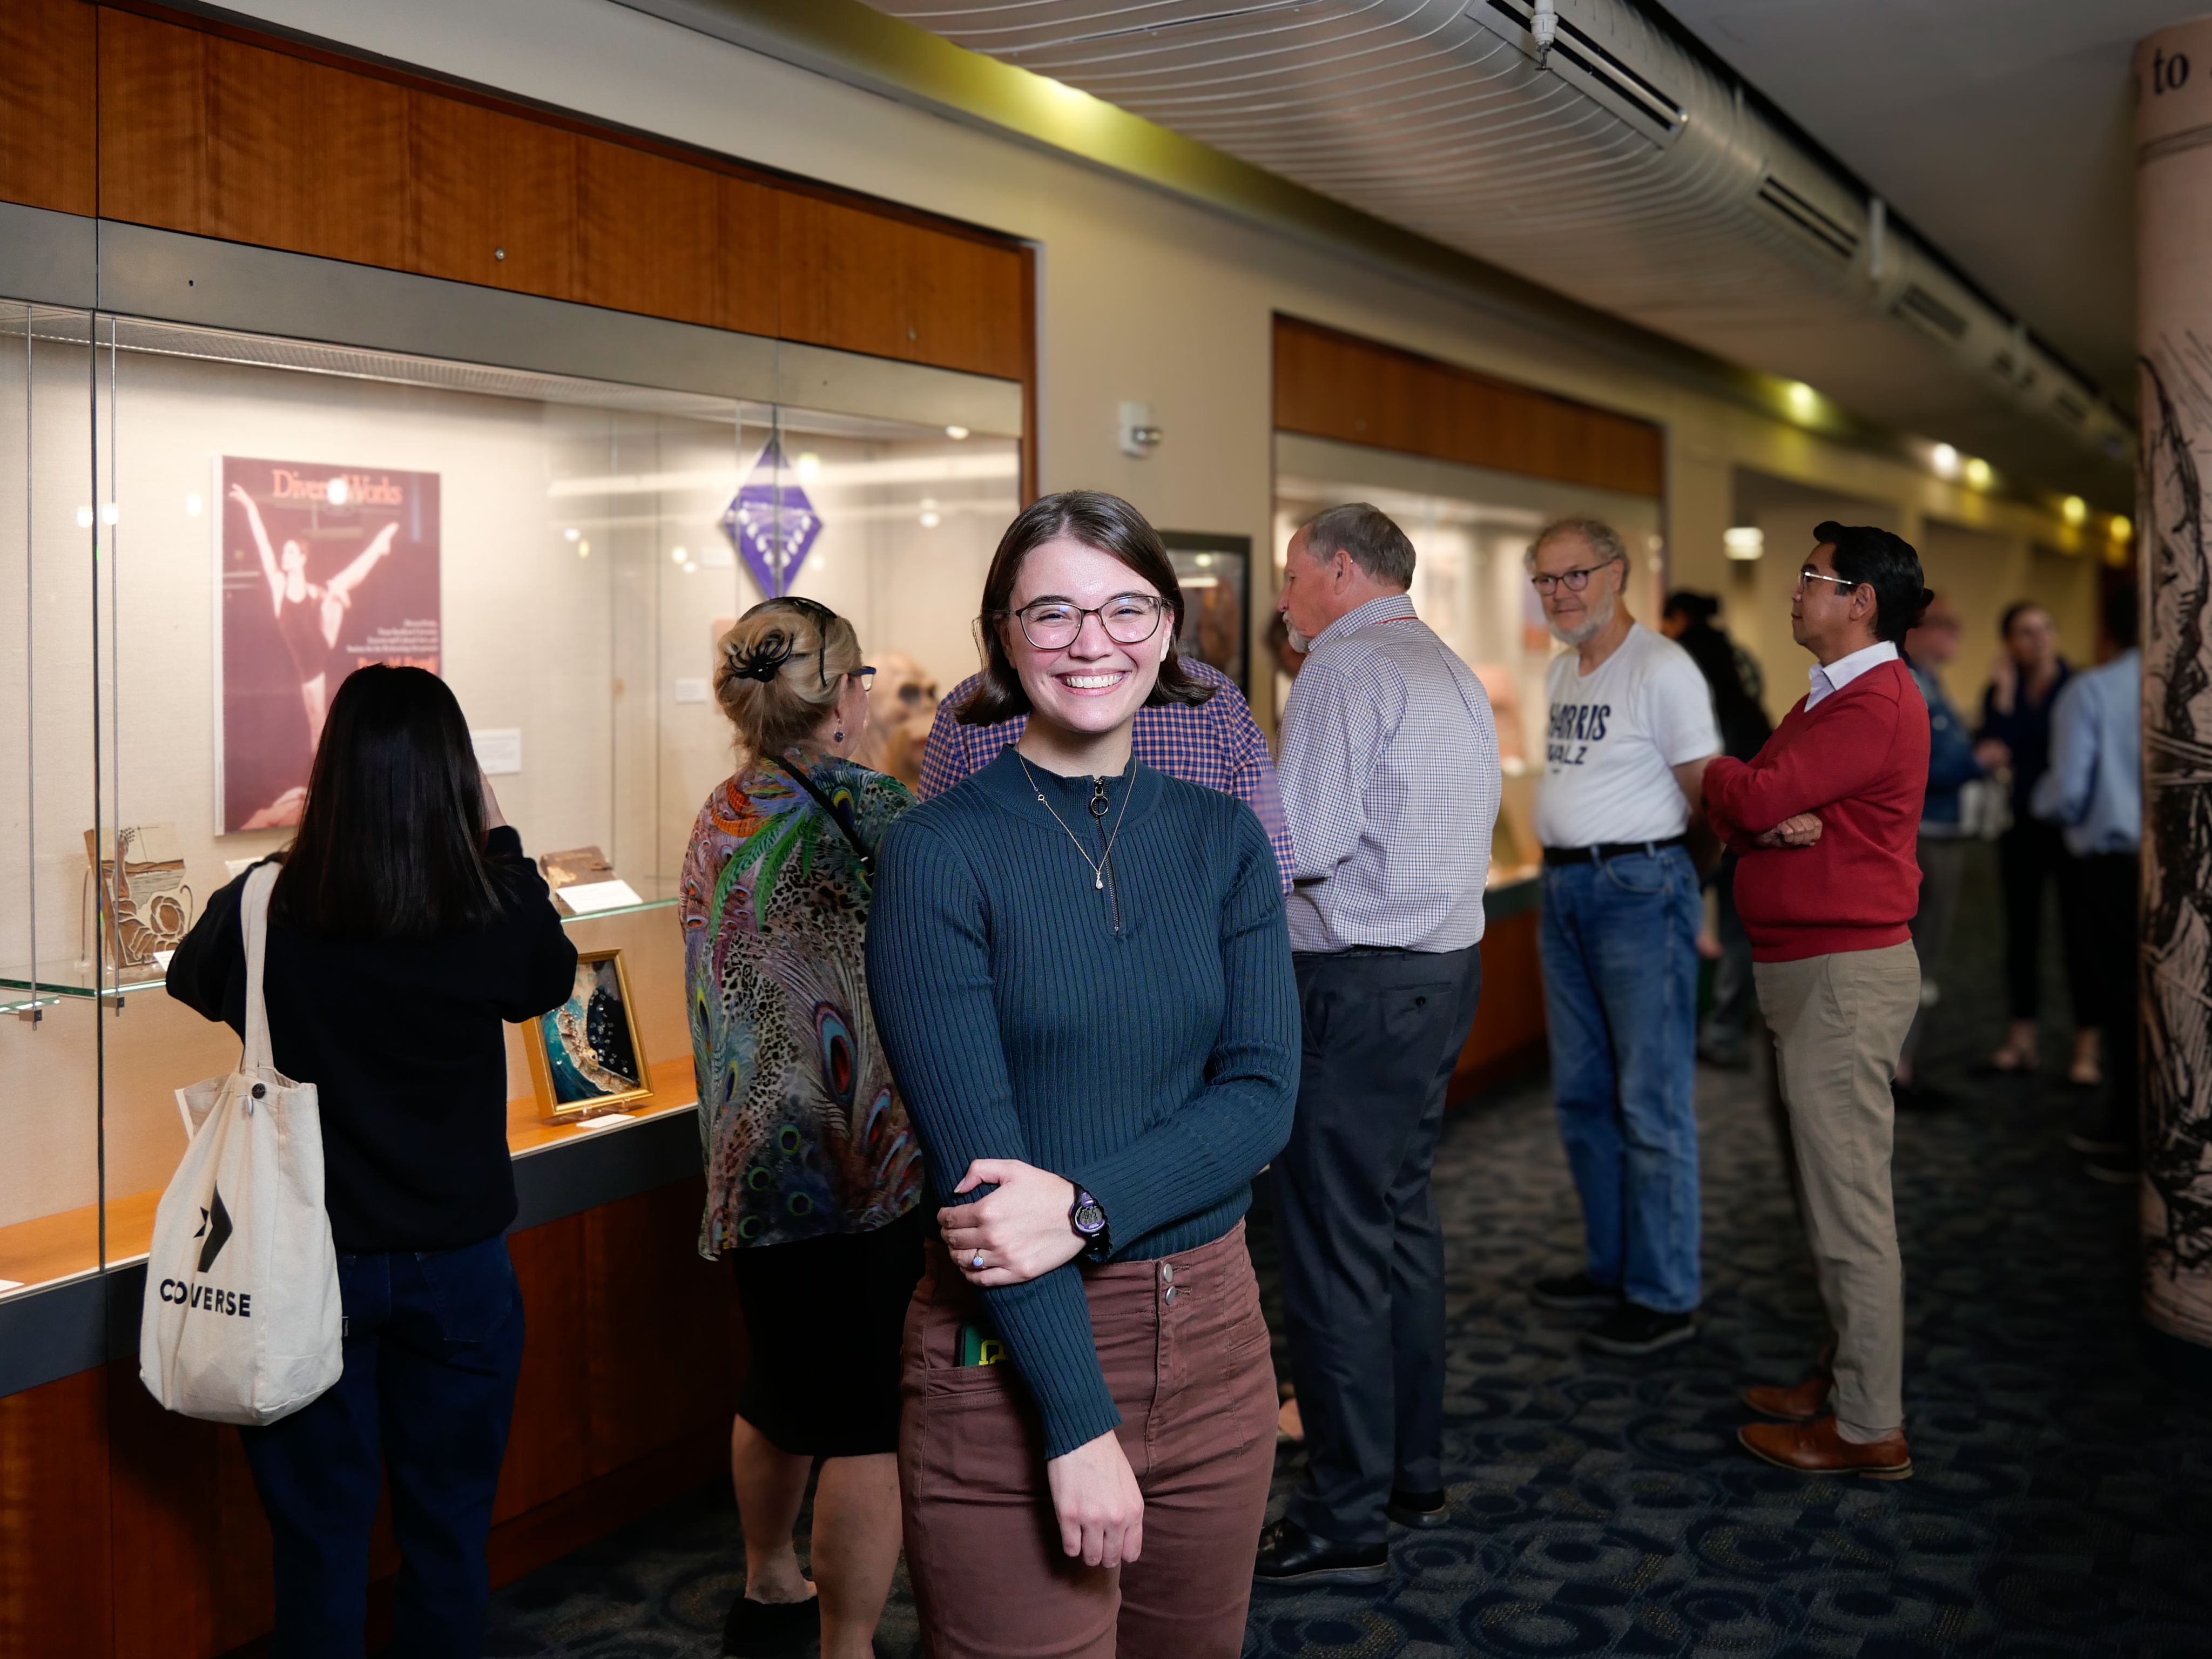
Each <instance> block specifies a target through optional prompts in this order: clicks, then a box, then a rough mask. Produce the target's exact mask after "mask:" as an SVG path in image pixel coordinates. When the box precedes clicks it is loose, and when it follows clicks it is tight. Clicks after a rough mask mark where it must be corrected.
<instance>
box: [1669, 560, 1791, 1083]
mask: <svg viewBox="0 0 2212 1659" xmlns="http://www.w3.org/2000/svg"><path fill="white" fill-rule="evenodd" d="M1720 608H1721V605H1720V601H1719V600H1718V599H1715V598H1713V597H1712V595H1711V594H1710V593H1692V592H1689V591H1688V590H1686V589H1685V590H1683V591H1681V592H1674V593H1669V594H1668V596H1667V603H1666V604H1665V605H1663V606H1662V607H1661V610H1660V614H1659V631H1660V632H1661V633H1662V634H1664V635H1666V636H1667V637H1668V639H1670V640H1672V641H1674V643H1675V644H1677V645H1679V646H1680V647H1682V649H1683V650H1685V651H1686V652H1688V653H1690V660H1691V661H1692V662H1694V663H1696V664H1697V665H1698V671H1699V673H1701V674H1703V675H1704V676H1705V685H1706V688H1707V689H1708V690H1711V693H1712V696H1713V720H1714V721H1715V723H1716V724H1717V726H1719V728H1720V741H1721V753H1723V755H1730V756H1733V757H1735V758H1736V759H1737V760H1749V759H1750V758H1751V757H1753V755H1756V754H1757V753H1758V752H1759V745H1760V744H1764V743H1765V741H1766V739H1767V738H1769V737H1770V736H1771V735H1772V733H1773V731H1774V722H1773V721H1771V720H1768V719H1767V718H1766V710H1765V708H1764V707H1763V706H1762V705H1761V703H1760V702H1759V698H1760V696H1762V695H1763V693H1764V690H1765V686H1764V682H1763V680H1762V678H1761V677H1760V675H1759V666H1758V665H1757V664H1756V663H1754V662H1753V661H1752V659H1751V656H1750V653H1747V651H1745V650H1744V648H1743V647H1741V646H1740V645H1738V644H1737V643H1736V642H1735V641H1734V640H1731V639H1730V638H1729V636H1728V635H1726V634H1724V633H1723V632H1722V631H1721V630H1720V629H1718V628H1716V627H1715V626H1714V625H1713V618H1714V617H1717V616H1718V615H1719V614H1720ZM1711 884H1712V889H1713V902H1714V910H1715V925H1714V933H1715V935H1716V942H1717V947H1718V957H1717V960H1716V962H1715V963H1714V965H1713V1001H1712V1007H1711V1010H1710V1011H1709V1012H1707V1014H1706V1016H1705V1024H1704V1025H1703V1026H1702V1027H1701V1028H1700V1029H1699V1032H1698V1058H1699V1059H1700V1060H1704V1061H1705V1063H1706V1064H1707V1065H1709V1066H1724V1067H1726V1068H1728V1069H1729V1070H1731V1071H1733V1070H1737V1069H1740V1068H1741V1067H1743V1066H1747V1065H1749V1064H1750V1063H1751V1053H1750V1046H1751V1015H1752V1008H1753V990H1752V985H1751V937H1750V935H1749V934H1747V933H1745V932H1744V931H1743V919H1742V918H1741V917H1740V916H1738V915H1736V913H1735V854H1734V853H1723V854H1722V855H1721V861H1720V867H1719V868H1718V869H1717V870H1716V871H1714V872H1713V874H1712V878H1711ZM1704 949H1705V946H1704V945H1703V942H1702V941H1701V942H1700V950H1701V951H1702V950H1704Z"/></svg>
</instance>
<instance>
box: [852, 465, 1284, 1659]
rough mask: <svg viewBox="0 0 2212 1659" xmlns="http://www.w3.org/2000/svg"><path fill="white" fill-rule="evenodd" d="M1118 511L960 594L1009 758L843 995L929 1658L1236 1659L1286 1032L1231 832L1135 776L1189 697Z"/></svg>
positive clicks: (1256, 1495) (1021, 550)
mask: <svg viewBox="0 0 2212 1659" xmlns="http://www.w3.org/2000/svg"><path fill="white" fill-rule="evenodd" d="M1181 619H1182V592H1181V590H1180V589H1179V588H1178V586H1177V585H1176V577H1175V571H1174V568H1173V567H1172V566H1171V565H1170V563H1169V562H1168V557H1167V553H1166V551H1165V550H1164V548H1163V547H1162V545H1161V544H1160V539H1159V537H1158V534H1157V533H1156V532H1154V531H1153V530H1152V526H1150V525H1149V524H1147V523H1146V521H1145V520H1144V518H1143V516H1142V515H1141V514H1140V513H1138V512H1137V510H1136V509H1135V508H1134V507H1131V506H1130V505H1129V504H1128V503H1127V501H1121V500H1119V499H1118V498H1116V497H1115V496H1112V495H1100V494H1097V493H1096V492H1092V491H1088V490H1075V491H1070V492H1068V493H1066V494H1065V495H1049V496H1047V497H1045V498H1044V499H1043V500H1042V501H1038V502H1036V504H1034V505H1033V506H1031V507H1029V508H1028V509H1027V510H1025V511H1024V513H1022V514H1021V515H1020V516H1019V517H1018V518H1017V519H1016V520H1014V521H1013V523H1012V525H1011V526H1009V527H1008V528H1007V530H1006V535H1005V536H1004V538H1002V539H1001V540H1000V544H999V550H998V552H997V555H996V556H994V559H993V561H992V564H991V569H990V573H989V574H988V576H987V578H986V580H985V583H984V589H983V602H982V606H981V619H980V620H981V633H982V636H983V641H984V646H985V651H986V660H985V665H984V671H983V674H982V677H981V683H980V684H979V685H978V688H977V690H975V693H974V694H972V695H971V696H970V697H969V700H968V702H966V703H965V704H963V707H962V708H961V709H960V711H959V718H960V719H962V720H965V721H968V722H969V723H971V724H993V723H995V722H998V721H1000V720H1007V719H1010V718H1012V716H1014V715H1016V714H1027V715H1028V717H1029V719H1028V723H1027V725H1026V726H1024V729H1023V732H1022V734H1021V736H1020V737H1019V738H1018V739H1017V740H1016V741H1015V743H1014V744H1013V746H1012V747H1011V748H1009V749H1007V750H1005V751H1004V752H1002V753H1001V754H1000V756H999V757H998V758H997V759H996V760H994V761H993V762H992V763H990V764H989V765H988V766H987V767H985V768H984V769H982V770H981V771H980V772H978V773H976V774H975V775H974V776H972V777H970V778H969V779H967V780H966V781H964V782H963V783H961V784H960V785H958V786H957V787H955V788H952V789H951V790H948V791H946V792H945V793H944V794H941V795H939V796H937V797H935V798H934V799H931V800H928V801H926V802H924V803H923V804H922V805H920V806H917V807H915V809H914V810H913V811H911V812H909V813H908V814H907V815H906V816H905V817H902V819H900V821H899V823H898V824H897V825H896V827H895V828H894V829H892V831H891V833H890V835H889V836H886V837H885V839H884V846H883V850H882V871H881V874H880V877H879V878H878V885H877V896H876V907H875V912H874V915H873V917H872V921H871V923H870V927H869V933H868V982H869V987H870V990H871V993H872V997H873V999H874V1002H875V1007H876V1018H877V1021H878V1024H879V1025H880V1027H881V1029H882V1031H883V1035H884V1045H885V1047H886V1048H887V1049H888V1051H889V1053H890V1060H891V1064H892V1067H893V1069H894V1070H895V1071H896V1073H897V1074H898V1078H899V1083H900V1087H901V1089H902V1091H903V1093H904V1095H905V1097H906V1101H907V1103H908V1109H910V1110H911V1111H912V1113H913V1115H914V1120H915V1127H916V1129H917V1130H918V1131H919V1133H920V1135H921V1147H922V1152H923V1155H924V1158H925V1160H926V1163H927V1173H928V1177H929V1185H930V1189H931V1191H932V1192H933V1194H934V1195H935V1206H934V1207H935V1210H936V1212H935V1216H934V1219H935V1221H936V1223H937V1231H938V1235H939V1236H938V1237H937V1238H936V1239H935V1240H933V1242H932V1244H931V1247H930V1271H929V1273H927V1276H925V1278H924V1279H923V1280H922V1283H921V1287H920V1289H919V1290H917V1291H916V1292H915V1301H914V1306H913V1308H912V1310H911V1311H910V1312H909V1313H908V1316H907V1325H906V1353H905V1366H906V1408H905V1414H904V1417H903V1419H902V1423H901V1425H900V1435H899V1457H900V1466H899V1473H900V1489H901V1494H902V1501H903V1504H904V1507H905V1519H906V1528H905V1530H906V1550H907V1566H908V1573H909V1575H910V1576H911V1577H912V1579H913V1581H914V1587H915V1600H916V1601H917V1603H918V1605H919V1607H920V1609H921V1621H922V1626H923V1629H924V1631H925V1632H926V1633H927V1638H928V1641H929V1644H930V1650H931V1652H932V1653H933V1654H934V1655H935V1656H936V1659H981V1656H986V1655H1005V1654H1015V1653H1052V1654H1057V1655H1061V1656H1088V1659H1107V1656H1113V1655H1117V1654H1118V1655H1119V1656H1121V1659H1232V1656H1234V1655H1236V1654H1237V1653H1238V1652H1240V1651H1241V1650H1242V1649H1243V1642H1244V1620H1245V1612H1246V1608H1247V1606H1248V1603H1249V1599H1250V1595H1251V1588H1252V1563H1253V1556H1254V1553H1255V1541H1256V1539H1257V1537H1258V1534H1259V1531H1260V1525H1261V1520H1262V1519H1263V1518H1264V1513H1265V1510H1266V1507H1267V1483H1268V1477H1269V1474H1270V1473H1271V1472H1272V1470H1273V1465H1274V1443H1275V1434H1274V1429H1275V1386H1274V1368H1273V1363H1272V1361H1271V1360H1270V1358H1269V1354H1268V1345H1267V1325H1266V1323H1265V1322H1264V1321H1263V1320H1262V1319H1261V1314H1260V1299H1259V1291H1258V1287H1257V1286H1256V1285H1255V1282H1254V1279H1253V1275H1252V1267H1251V1262H1250V1260H1249V1257H1248V1256H1247V1255H1246V1253H1245V1249H1244V1237H1243V1228H1244V1224H1243V1216H1244V1212H1245V1208H1246V1206H1247V1205H1248V1204H1249V1201H1250V1198H1251V1182H1252V1177H1253V1176H1255V1174H1257V1173H1258V1172H1259V1170H1261V1168H1262V1167H1263V1166H1264V1165H1265V1164H1267V1160H1268V1159H1269V1158H1272V1157H1273V1156H1274V1154H1275V1153H1276V1152H1279V1151H1280V1150H1281V1148H1282V1146H1283V1144H1284V1141H1285V1139H1286V1138H1287V1136H1288V1134H1289V1132H1290V1127H1291V1108H1292V1103H1293V1101H1294V1099H1295V1097H1296V1093H1297V1073H1298V1052H1299V1048H1298V1045H1299V1040H1300V1026H1299V1015H1298V1002H1297V987H1296V983H1295V981H1294V979H1293V976H1292V972H1291V951H1290V935H1289V930H1288V927H1287V925H1286V923H1285V918H1284V913H1283V901H1282V887H1281V883H1280V879H1279V877H1278V875H1277V872H1276V866H1275V858H1274V854H1273V850H1272V849H1271V848H1270V847H1269V845H1268V841H1267V832H1266V831H1265V830H1264V829H1261V825H1260V821H1259V819H1257V818H1256V817H1254V816H1253V814H1252V811H1251V809H1250V808H1249V807H1248V806H1246V805H1243V803H1242V802H1240V801H1238V800H1237V799H1233V798H1232V797H1230V796H1227V795H1223V794H1219V793H1215V792H1214V791H1212V790H1211V789H1205V788H1201V787H1199V786H1198V785H1195V784H1192V783H1186V782H1183V781H1181V780H1179V779H1176V778H1172V777H1170V776H1168V775H1165V774H1164V773H1161V772H1156V771H1154V770H1152V769H1151V768H1149V767H1147V766H1145V765H1143V764H1141V763H1137V762H1135V761H1133V760H1132V759H1131V750H1130V740H1131V728H1132V726H1133V724H1134V722H1135V720H1136V715H1137V711H1138V709H1139V708H1142V707H1144V706H1145V705H1146V704H1147V703H1148V702H1165V701H1170V700H1176V701H1181V702H1198V701H1201V700H1203V699H1204V698H1205V697H1206V696H1208V695H1210V693H1209V691H1208V689H1207V688H1206V686H1205V685H1203V684H1200V683H1199V682H1197V681H1196V680H1195V679H1194V678H1193V677H1192V676H1191V675H1190V674H1189V673H1188V671H1186V670H1185V669H1184V668H1183V667H1182V664H1181V663H1180V662H1179V661H1178V659H1177V658H1176V649H1175V640H1176V629H1177V625H1178V624H1179V623H1180V622H1181Z"/></svg>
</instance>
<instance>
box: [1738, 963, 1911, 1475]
mask: <svg viewBox="0 0 2212 1659" xmlns="http://www.w3.org/2000/svg"><path fill="white" fill-rule="evenodd" d="M1752 972H1753V977H1754V978H1755V980H1756V981H1757V982H1758V985H1759V1009H1760V1011H1761V1012H1763V1013H1765V1016H1766V1023H1767V1024H1768V1025H1769V1026H1770V1027H1771V1028H1772V1030H1773V1032H1774V1057H1775V1066H1776V1070H1777V1074H1778V1077H1779V1078H1780V1079H1781V1084H1782V1097H1783V1100H1784V1102H1785V1103H1787V1105H1788V1106H1789V1109H1790V1134H1791V1138H1792V1139H1793V1140H1794V1142H1795V1143H1796V1158H1797V1172H1798V1176H1799V1177H1800V1179H1801V1180H1802V1183H1803V1187H1804V1196H1805V1231H1806V1235H1807V1242H1808V1243H1809V1244H1810V1245H1811V1246H1812V1250H1813V1266H1814V1271H1815V1273H1817V1274H1818V1275H1819V1277H1820V1299H1821V1301H1822V1302H1824V1303H1825V1304H1826V1305H1827V1310H1828V1320H1829V1322H1830V1323H1831V1324H1832V1326H1833V1327H1834V1328H1835V1336H1836V1357H1835V1374H1836V1388H1835V1402H1836V1421H1837V1424H1838V1427H1839V1428H1840V1429H1841V1430H1842V1431H1844V1435H1845V1437H1847V1438H1850V1439H1855V1440H1860V1441H1867V1440H1875V1439H1879V1438H1880V1437H1881V1436H1883V1435H1885V1434H1887V1433H1889V1432H1890V1431H1893V1430H1894V1429H1898V1428H1901V1427H1903V1426H1904V1423H1905V1268H1904V1264H1903V1262H1902V1261H1900V1260H1899V1255H1898V1250H1897V1215H1896V1211H1895V1209H1894V1207H1893V1205H1892V1203H1891V1199H1890V1180H1889V1159H1890V1143H1891V1139H1892V1137H1893V1131H1894V1130H1895V1127H1896V1108H1895V1106H1894V1104H1893V1102H1892V1100H1891V1097H1890V1092H1889V1084H1890V1079H1891V1078H1892V1077H1893V1075H1894V1074H1895V1073H1896V1070H1897V1054H1898V1049H1899V1047H1900V1046H1902V1044H1903V1043H1904V1042H1905V1031H1906V1030H1908V1029H1909V1028H1910V1027H1911V1024H1912V1017H1913V1015H1914V1013H1915V1012H1917V1011H1918V1009H1919V1006H1920V963H1919V958H1918V957H1916V956H1915V955H1914V954H1913V950H1912V946H1911V945H1909V944H1908V945H1887V946H1886V947H1884V948H1883V949H1881V950H1879V951H1838V952H1837V953H1836V954H1835V955H1832V956H1825V957H1807V958H1806V959H1805V960H1804V961H1802V962H1761V963H1754V964H1753V969H1752Z"/></svg>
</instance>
